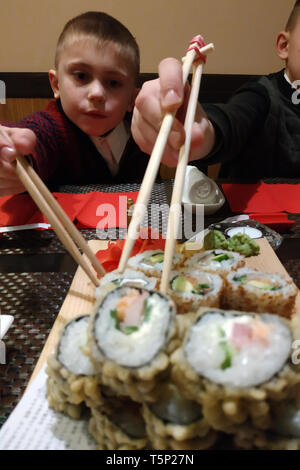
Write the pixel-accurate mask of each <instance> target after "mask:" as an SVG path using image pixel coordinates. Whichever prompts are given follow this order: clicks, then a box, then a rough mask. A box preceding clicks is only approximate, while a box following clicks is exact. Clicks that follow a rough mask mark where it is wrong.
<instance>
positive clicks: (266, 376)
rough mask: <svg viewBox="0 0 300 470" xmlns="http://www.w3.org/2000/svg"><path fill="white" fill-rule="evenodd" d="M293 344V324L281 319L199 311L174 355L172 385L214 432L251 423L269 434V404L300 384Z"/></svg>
mask: <svg viewBox="0 0 300 470" xmlns="http://www.w3.org/2000/svg"><path fill="white" fill-rule="evenodd" d="M292 342H293V334H292V330H291V326H290V324H289V322H288V321H287V320H285V319H283V318H281V317H279V316H277V315H274V314H268V313H266V314H261V315H259V316H258V315H256V314H255V313H243V312H234V311H224V310H220V309H200V311H199V312H198V313H197V314H196V315H195V319H194V320H193V321H192V322H191V325H190V327H189V328H188V330H187V333H186V335H185V338H184V342H183V344H182V346H181V347H180V348H179V349H177V350H176V351H175V352H174V353H173V355H172V359H171V360H172V363H173V369H172V375H173V380H174V381H175V382H176V383H177V384H180V386H181V390H182V392H183V393H185V394H186V396H188V397H189V398H190V399H193V400H196V401H198V402H199V403H201V404H202V406H203V413H204V416H205V418H206V419H207V421H208V423H209V424H211V426H212V427H214V428H215V429H218V430H221V431H225V432H228V433H234V432H236V430H237V429H239V426H240V425H241V424H244V423H246V422H248V421H250V422H251V425H252V426H254V427H257V428H261V429H266V428H268V427H269V426H270V425H271V414H270V401H271V400H275V401H278V400H281V399H284V398H286V397H288V396H289V394H290V390H291V389H292V388H293V387H294V386H295V384H296V383H297V382H299V380H300V374H299V371H298V370H297V367H296V366H294V365H293V364H292V363H291V362H290V358H291V351H292Z"/></svg>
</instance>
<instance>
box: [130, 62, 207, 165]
mask: <svg viewBox="0 0 300 470" xmlns="http://www.w3.org/2000/svg"><path fill="white" fill-rule="evenodd" d="M189 90H190V89H189V85H187V86H186V87H185V88H184V87H183V84H182V66H181V63H180V62H179V61H177V60H176V59H171V58H169V59H165V60H163V61H162V62H161V63H160V65H159V79H157V80H152V81H150V82H146V83H145V84H144V85H143V87H142V89H141V91H140V93H139V95H138V97H137V99H136V102H135V108H134V112H133V119H132V126H131V130H132V135H133V138H134V139H135V141H136V143H137V144H138V146H139V147H140V148H141V150H142V151H143V152H145V153H148V154H150V153H151V152H152V149H153V146H154V144H155V141H156V137H157V134H158V132H159V129H160V126H161V122H162V119H163V116H164V115H165V113H166V112H174V111H177V114H176V119H175V120H174V125H173V127H172V131H171V133H170V136H169V139H168V142H167V146H166V149H165V152H164V155H163V158H162V163H164V164H165V165H167V166H173V167H174V166H176V165H177V160H178V150H179V148H180V147H181V145H182V144H183V142H184V139H185V132H184V128H183V121H184V117H185V113H186V108H187V104H188V100H189ZM214 142H215V132H214V128H213V126H212V124H211V122H210V121H209V120H208V119H207V116H206V114H205V112H204V110H203V108H202V106H201V105H200V104H198V108H197V111H196V119H195V123H194V125H193V129H192V136H191V156H190V160H195V159H199V158H203V157H204V156H206V155H207V154H208V153H209V152H210V151H211V150H212V148H213V147H214Z"/></svg>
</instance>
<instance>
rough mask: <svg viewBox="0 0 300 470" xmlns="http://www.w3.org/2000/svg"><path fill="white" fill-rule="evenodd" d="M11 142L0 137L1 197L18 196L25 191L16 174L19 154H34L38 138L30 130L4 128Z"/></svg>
mask: <svg viewBox="0 0 300 470" xmlns="http://www.w3.org/2000/svg"><path fill="white" fill-rule="evenodd" d="M4 129H5V131H6V133H7V134H8V136H9V140H8V139H6V138H5V137H3V136H2V135H0V196H8V195H10V194H18V193H22V192H24V191H25V188H24V186H23V185H22V183H21V181H20V180H19V178H18V176H17V175H16V172H15V160H16V156H17V154H18V153H20V154H22V155H28V154H30V153H32V152H33V150H34V147H35V144H36V137H35V134H34V133H33V132H32V131H31V130H29V129H19V128H11V127H4Z"/></svg>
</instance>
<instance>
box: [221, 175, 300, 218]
mask: <svg viewBox="0 0 300 470" xmlns="http://www.w3.org/2000/svg"><path fill="white" fill-rule="evenodd" d="M222 188H223V191H224V194H225V196H226V198H227V201H228V202H229V205H230V207H231V210H232V211H233V212H239V213H243V212H246V213H248V212H252V213H256V214H264V213H271V212H277V213H278V212H282V211H286V212H290V213H295V214H297V213H300V185H294V184H266V183H263V182H261V183H257V184H223V185H222Z"/></svg>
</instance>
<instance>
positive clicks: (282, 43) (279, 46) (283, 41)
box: [276, 31, 290, 60]
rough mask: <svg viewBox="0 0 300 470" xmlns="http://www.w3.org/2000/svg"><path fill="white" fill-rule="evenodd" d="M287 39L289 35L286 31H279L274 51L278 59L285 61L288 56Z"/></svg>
mask: <svg viewBox="0 0 300 470" xmlns="http://www.w3.org/2000/svg"><path fill="white" fill-rule="evenodd" d="M289 39H290V34H289V32H287V31H280V33H279V34H278V36H277V41H276V50H277V54H278V57H280V59H282V60H287V58H288V55H289Z"/></svg>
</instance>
